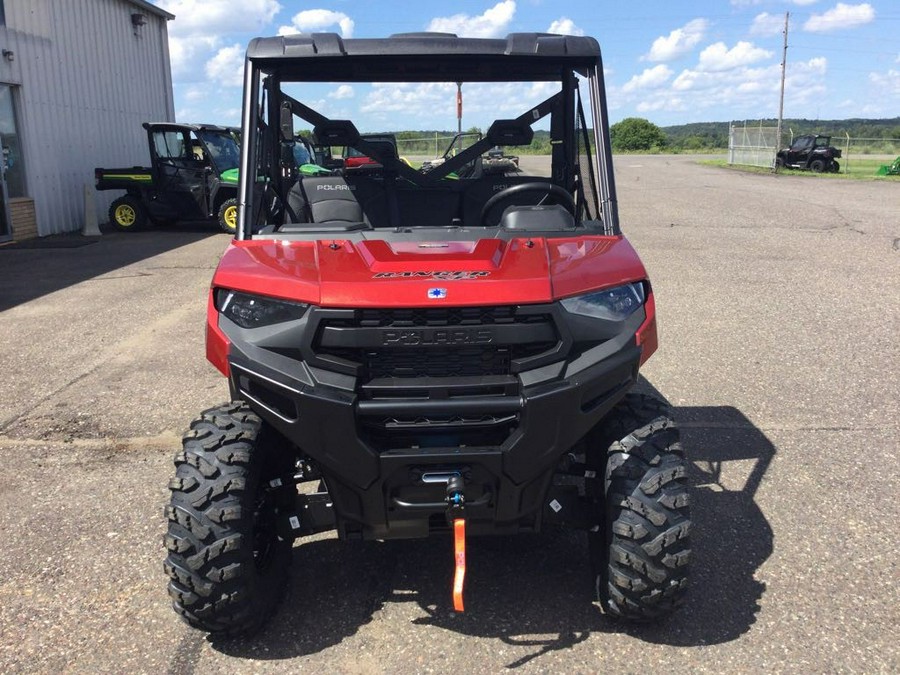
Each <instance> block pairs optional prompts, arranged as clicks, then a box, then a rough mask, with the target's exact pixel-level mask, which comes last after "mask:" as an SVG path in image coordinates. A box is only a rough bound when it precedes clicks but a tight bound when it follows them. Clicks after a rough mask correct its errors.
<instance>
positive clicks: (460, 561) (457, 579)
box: [453, 518, 466, 612]
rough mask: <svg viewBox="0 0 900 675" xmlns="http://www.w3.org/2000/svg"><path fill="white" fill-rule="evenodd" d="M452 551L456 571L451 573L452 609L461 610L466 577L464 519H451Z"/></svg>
mask: <svg viewBox="0 0 900 675" xmlns="http://www.w3.org/2000/svg"><path fill="white" fill-rule="evenodd" d="M453 552H454V558H455V560H456V573H455V574H454V575H453V609H454V610H456V611H457V612H462V611H464V610H463V582H464V581H465V579H466V520H465V518H455V519H454V520H453Z"/></svg>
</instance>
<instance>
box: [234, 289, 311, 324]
mask: <svg viewBox="0 0 900 675" xmlns="http://www.w3.org/2000/svg"><path fill="white" fill-rule="evenodd" d="M308 306H309V305H305V304H303V303H302V302H287V301H285V300H275V299H274V298H265V297H262V296H260V295H248V294H246V293H238V292H237V291H228V290H224V289H222V290H219V291H217V292H216V308H217V309H218V310H219V311H220V312H221V313H222V314H223V315H224V316H227V317H228V318H229V319H231V320H232V321H234V322H235V323H236V324H237V325H238V326H240V327H242V328H259V327H260V326H268V325H271V324H273V323H281V322H282V321H292V320H294V319H299V318H301V317H302V316H303V314H304V313H305V312H306V308H307V307H308Z"/></svg>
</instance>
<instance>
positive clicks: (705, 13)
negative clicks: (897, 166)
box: [154, 0, 900, 131]
mask: <svg viewBox="0 0 900 675" xmlns="http://www.w3.org/2000/svg"><path fill="white" fill-rule="evenodd" d="M154 4H156V5H157V6H159V7H162V8H163V9H165V10H167V11H169V12H171V13H173V14H174V15H175V17H176V18H175V19H174V20H173V21H171V22H169V48H170V55H171V62H172V78H173V82H174V89H175V114H176V118H177V120H178V121H179V122H206V123H218V124H238V123H239V122H240V107H241V83H242V82H241V81H242V73H243V56H244V51H245V49H246V45H247V43H248V42H249V41H250V39H251V38H253V37H258V36H271V35H278V34H281V35H284V34H289V33H297V32H335V33H338V34H340V35H342V36H343V37H345V38H351V37H355V38H372V37H385V36H388V35H390V34H392V33H401V32H413V31H423V30H437V31H444V32H452V33H456V34H458V35H460V36H461V37H503V36H505V35H506V34H508V33H513V32H552V33H563V34H571V35H590V36H593V37H595V38H597V40H598V41H599V42H600V47H601V50H602V52H603V65H604V72H605V77H606V88H607V95H608V105H609V115H610V120H611V122H613V123H615V122H616V121H619V120H621V119H624V118H626V117H643V118H646V119H649V120H650V121H651V122H653V123H655V124H658V125H660V126H668V125H673V124H685V123H689V122H713V121H739V120H754V119H760V118H772V117H776V116H777V114H778V98H779V87H780V72H781V65H780V64H781V55H782V42H783V35H782V30H783V28H784V18H785V13H786V12H790V22H789V32H788V44H789V48H788V54H787V81H786V87H785V104H784V115H785V117H800V118H808V119H842V118H849V117H862V118H876V117H897V116H900V40H898V39H897V36H898V35H900V0H869V1H868V2H854V1H853V0H848V1H847V2H835V1H834V0H643V1H641V0H637V1H633V2H622V1H621V0H620V1H618V2H610V0H566V1H565V2H559V1H558V0H556V1H554V0H486V1H477V0H456V1H455V2H449V3H448V2H429V1H425V0H420V1H419V2H413V1H411V0H403V1H402V2H395V1H393V0H379V1H377V2H373V1H372V0H352V1H351V0H331V1H320V0H312V1H311V2H302V1H300V0H154ZM453 89H455V88H453ZM309 96H310V97H311V98H312V99H315V100H316V102H317V103H318V104H319V105H320V106H321V111H322V112H323V113H324V114H326V115H329V116H331V117H336V116H338V114H339V113H343V114H344V115H345V116H348V117H350V118H351V119H353V120H354V121H355V122H356V124H357V126H358V127H359V128H360V129H361V130H363V131H379V130H401V129H435V128H439V129H453V128H455V126H456V118H455V114H456V112H455V91H451V90H450V88H449V87H445V88H441V87H440V86H438V87H437V88H435V87H416V88H411V89H409V90H407V91H391V90H388V89H386V88H381V89H378V88H369V87H365V86H360V85H353V86H349V85H343V86H338V85H334V86H331V87H324V86H320V88H319V89H318V90H316V91H310V92H309ZM517 96H519V92H518V91H510V92H507V95H506V96H505V97H503V98H504V100H505V101H506V102H507V103H509V104H510V106H511V107H512V108H515V106H516V105H517V104H516V97H517ZM445 97H446V98H447V115H446V121H445V122H444V121H443V120H442V119H440V118H441V116H440V115H439V116H438V119H435V115H434V111H435V109H436V108H435V106H436V105H437V107H438V109H440V107H441V106H442V104H441V103H439V101H443V100H444V98H445ZM311 98H306V99H305V100H306V101H310V100H311ZM497 100H498V96H497V91H496V90H494V91H492V88H491V87H487V86H482V87H475V86H472V87H468V88H466V87H464V101H465V104H464V118H463V126H464V128H468V127H470V126H481V127H484V126H486V124H487V123H488V122H489V120H490V119H491V118H493V117H495V116H496V115H493V114H491V113H492V112H493V108H495V107H496V105H497ZM525 105H527V103H526V104H525ZM313 107H316V106H315V105H314V106H313ZM317 109H319V108H317ZM388 111H389V112H390V115H387V112H388Z"/></svg>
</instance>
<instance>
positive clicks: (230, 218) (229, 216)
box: [219, 197, 238, 235]
mask: <svg viewBox="0 0 900 675" xmlns="http://www.w3.org/2000/svg"><path fill="white" fill-rule="evenodd" d="M237 216H238V201H237V199H234V198H233V197H232V198H231V199H226V200H225V201H224V202H222V205H221V206H220V207H219V227H220V228H221V229H222V232H224V233H225V234H231V235H233V234H234V233H235V232H236V231H237Z"/></svg>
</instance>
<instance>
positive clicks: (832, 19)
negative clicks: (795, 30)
mask: <svg viewBox="0 0 900 675" xmlns="http://www.w3.org/2000/svg"><path fill="white" fill-rule="evenodd" d="M874 18H875V10H874V9H873V8H872V5H870V4H869V3H863V4H861V5H845V4H844V3H843V2H839V3H838V4H836V5H835V6H834V7H832V8H831V9H829V10H828V11H827V12H825V13H824V14H813V15H812V16H811V17H809V19H808V20H807V22H806V23H805V24H803V30H805V31H809V32H810V33H828V32H830V31H833V30H841V29H842V28H856V27H857V26H862V25H865V24H867V23H869V22H870V21H872V20H873V19H874Z"/></svg>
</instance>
